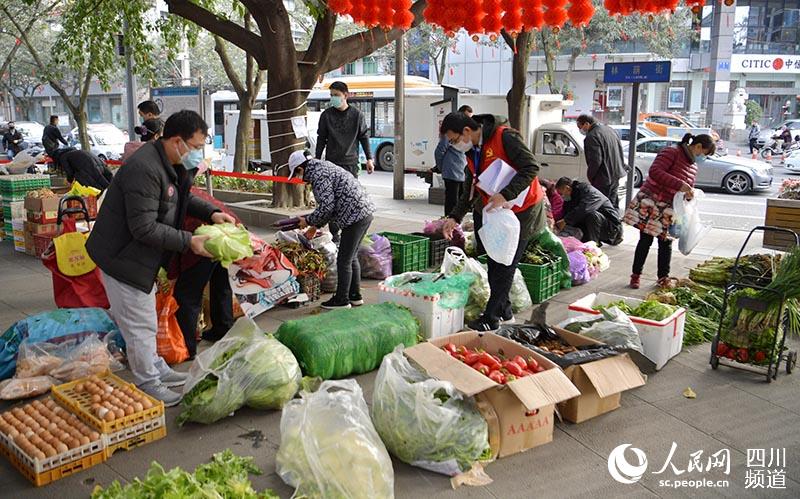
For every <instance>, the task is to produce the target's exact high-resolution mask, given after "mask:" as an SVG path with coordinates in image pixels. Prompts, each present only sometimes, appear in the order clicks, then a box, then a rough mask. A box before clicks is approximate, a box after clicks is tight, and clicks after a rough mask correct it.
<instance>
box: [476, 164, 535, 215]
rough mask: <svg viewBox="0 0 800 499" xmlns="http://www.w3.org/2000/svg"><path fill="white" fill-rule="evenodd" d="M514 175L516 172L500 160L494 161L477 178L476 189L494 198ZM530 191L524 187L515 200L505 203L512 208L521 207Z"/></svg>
mask: <svg viewBox="0 0 800 499" xmlns="http://www.w3.org/2000/svg"><path fill="white" fill-rule="evenodd" d="M516 174H517V171H516V170H515V169H513V168H511V166H510V165H509V164H508V163H506V162H505V161H503V160H502V159H496V160H494V161H493V162H492V163H491V164H490V165H489V167H488V168H486V170H484V171H483V173H481V174H480V175H479V176H478V188H479V189H480V190H482V191H483V192H485V193H486V194H488V195H489V196H494V195H495V194H497V193H498V192H500V191H502V190H503V189H505V188H506V187H507V186H508V184H509V183H510V182H511V179H513V178H514V176H515V175H516ZM530 189H531V188H530V186H529V187H526V188H525V190H524V191H522V192H521V193H520V195H519V196H517V197H516V199H509V200H507V201H508V202H509V203H510V204H511V205H512V206H522V204H523V203H524V202H525V198H526V197H527V196H528V191H529V190H530Z"/></svg>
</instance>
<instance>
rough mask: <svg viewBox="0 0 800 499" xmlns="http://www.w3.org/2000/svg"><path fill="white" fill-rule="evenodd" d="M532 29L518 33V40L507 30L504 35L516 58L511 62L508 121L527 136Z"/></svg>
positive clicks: (507, 95) (507, 98)
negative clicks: (527, 93) (526, 118)
mask: <svg viewBox="0 0 800 499" xmlns="http://www.w3.org/2000/svg"><path fill="white" fill-rule="evenodd" d="M532 36H533V34H532V33H531V32H530V31H523V32H522V33H519V34H518V35H517V38H516V40H514V39H513V38H512V37H510V36H509V35H508V34H506V33H505V32H504V33H503V37H504V38H505V40H506V43H508V46H509V47H511V49H512V50H514V58H513V60H512V63H511V89H509V91H508V93H507V94H506V102H508V121H509V124H510V125H511V126H512V127H513V128H516V129H517V130H519V132H520V134H522V136H523V137H526V136H527V130H525V129H524V128H526V127H525V126H524V125H525V115H526V114H527V113H528V100H527V99H526V98H525V88H526V87H527V85H528V61H529V60H530V56H531V37H532Z"/></svg>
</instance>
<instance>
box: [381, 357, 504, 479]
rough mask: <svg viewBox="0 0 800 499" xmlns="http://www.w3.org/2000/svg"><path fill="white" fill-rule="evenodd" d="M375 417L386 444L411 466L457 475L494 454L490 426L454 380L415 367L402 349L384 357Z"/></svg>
mask: <svg viewBox="0 0 800 499" xmlns="http://www.w3.org/2000/svg"><path fill="white" fill-rule="evenodd" d="M372 421H373V423H375V429H376V430H377V431H378V434H379V435H380V436H381V440H383V443H384V444H386V448H387V449H389V451H390V452H391V453H392V454H393V455H394V456H396V457H397V458H398V459H400V460H401V461H403V462H405V463H408V464H410V465H412V466H417V467H420V468H424V469H426V470H430V471H434V472H436V473H441V474H443V475H448V476H454V475H457V474H459V473H463V472H465V471H468V470H470V469H471V468H472V466H473V464H474V463H475V462H476V461H479V460H481V459H482V458H483V459H488V458H490V457H491V449H490V447H489V441H488V439H489V428H488V425H487V423H486V420H485V419H484V418H483V416H481V413H480V412H478V409H477V407H476V406H475V404H474V401H473V400H472V399H471V398H470V399H467V398H465V397H464V396H463V395H461V394H460V393H459V392H458V391H456V389H455V387H453V385H452V383H449V382H447V381H439V380H436V379H433V378H429V377H428V376H426V375H425V374H423V373H422V372H420V371H419V370H418V369H416V368H414V367H413V366H412V365H411V364H410V363H409V362H408V360H407V359H406V357H405V356H404V355H403V353H402V350H401V349H399V348H398V349H397V350H395V351H394V352H393V353H391V354H389V355H387V356H386V357H384V358H383V362H382V363H381V368H380V370H379V371H378V376H377V378H376V379H375V388H374V390H373V392H372Z"/></svg>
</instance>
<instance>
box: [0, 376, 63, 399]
mask: <svg viewBox="0 0 800 499" xmlns="http://www.w3.org/2000/svg"><path fill="white" fill-rule="evenodd" d="M56 383H58V380H56V379H54V378H52V377H50V376H35V377H32V378H11V379H7V380H5V381H0V400H16V399H24V398H28V397H35V396H37V395H41V394H43V393H47V392H48V391H50V388H51V387H52V386H53V385H55V384H56Z"/></svg>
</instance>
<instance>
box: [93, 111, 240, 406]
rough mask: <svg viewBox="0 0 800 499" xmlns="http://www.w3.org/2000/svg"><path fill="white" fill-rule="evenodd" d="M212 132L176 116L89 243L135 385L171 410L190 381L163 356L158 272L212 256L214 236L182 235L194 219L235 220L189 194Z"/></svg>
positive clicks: (113, 198)
mask: <svg viewBox="0 0 800 499" xmlns="http://www.w3.org/2000/svg"><path fill="white" fill-rule="evenodd" d="M207 130H208V126H207V125H206V123H205V121H203V118H202V117H201V116H200V115H199V114H197V113H195V112H194V111H179V112H177V113H175V114H173V115H172V116H170V117H169V119H168V120H167V123H166V125H165V126H164V133H163V135H162V137H161V139H159V140H158V141H156V142H149V143H147V144H145V145H144V146H142V147H141V148H140V149H139V150H138V151H136V152H135V153H134V154H133V155H132V156H131V157H130V158H129V159H128V161H127V162H126V163H125V166H124V167H122V168H120V170H119V172H118V173H117V174H116V175H115V176H114V180H112V182H111V185H110V186H109V187H108V190H107V191H106V197H105V201H104V202H103V206H102V207H101V208H100V212H99V213H98V216H97V222H96V223H95V225H94V229H93V230H92V232H91V235H90V236H89V239H88V241H87V242H86V250H87V251H88V252H89V256H90V257H91V258H92V260H93V261H94V262H95V263H96V264H97V266H98V267H100V270H101V271H102V273H103V282H104V284H105V288H106V294H107V295H108V301H109V303H110V304H111V315H112V316H113V317H114V319H115V320H116V322H117V325H118V326H119V329H120V331H121V332H122V336H123V338H124V339H125V343H126V345H127V354H128V365H129V367H130V370H131V374H132V375H133V379H134V381H135V382H136V384H137V385H139V387H140V388H141V389H142V390H143V391H144V392H146V393H147V394H149V395H151V396H153V397H155V398H157V399H159V400H162V401H164V404H165V405H167V406H173V405H176V404H177V403H178V402H180V399H181V395H180V394H179V393H177V392H174V391H172V390H170V389H169V387H174V386H180V385H182V384H183V383H185V381H186V378H187V376H186V375H185V374H181V373H177V372H175V371H173V370H172V369H170V368H169V366H167V364H166V363H165V362H164V360H163V359H162V358H161V357H159V356H158V354H157V353H156V334H157V332H158V318H157V316H156V290H155V281H156V275H157V274H158V269H159V268H160V267H164V268H167V267H168V266H169V262H170V260H171V259H172V257H173V256H174V255H176V254H180V253H186V252H189V251H191V252H193V253H195V254H196V255H199V256H204V257H206V258H211V254H209V253H208V251H206V249H205V242H206V240H207V239H208V236H194V235H192V233H191V232H187V231H184V230H182V228H183V222H184V219H185V217H186V215H187V214H188V215H191V216H193V217H196V218H199V219H201V220H203V221H205V222H212V223H215V224H217V223H225V222H228V223H232V222H234V219H233V218H232V217H231V216H230V215H227V214H225V213H222V212H221V211H219V210H217V209H216V208H215V207H214V206H212V205H210V204H208V203H206V202H205V201H202V200H201V199H199V198H196V197H194V196H193V195H192V194H191V193H190V188H191V184H192V175H191V171H192V170H195V169H197V167H198V166H199V165H200V163H202V162H203V148H204V147H205V138H206V133H207Z"/></svg>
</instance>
